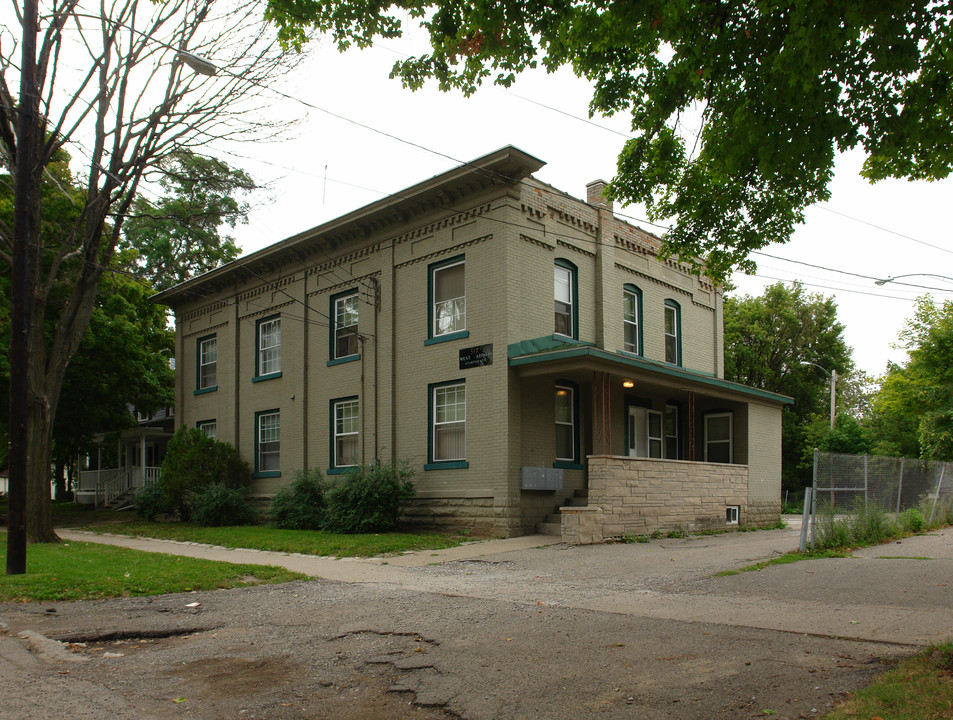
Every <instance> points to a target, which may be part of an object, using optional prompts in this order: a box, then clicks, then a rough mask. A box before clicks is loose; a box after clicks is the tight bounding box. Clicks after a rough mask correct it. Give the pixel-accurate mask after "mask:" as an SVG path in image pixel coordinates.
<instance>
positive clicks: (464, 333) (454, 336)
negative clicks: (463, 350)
mask: <svg viewBox="0 0 953 720" xmlns="http://www.w3.org/2000/svg"><path fill="white" fill-rule="evenodd" d="M468 337H470V331H469V330H461V331H460V332H455V333H447V334H446V335H438V336H437V337H432V338H427V339H426V340H424V345H436V344H438V343H445V342H450V341H451V340H462V339H463V338H468Z"/></svg>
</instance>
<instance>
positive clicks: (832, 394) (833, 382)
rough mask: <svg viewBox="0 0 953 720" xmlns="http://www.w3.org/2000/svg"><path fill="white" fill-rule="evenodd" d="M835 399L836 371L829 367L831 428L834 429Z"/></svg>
mask: <svg viewBox="0 0 953 720" xmlns="http://www.w3.org/2000/svg"><path fill="white" fill-rule="evenodd" d="M836 400H837V371H836V370H834V369H833V368H831V430H833V429H834V403H835V401H836Z"/></svg>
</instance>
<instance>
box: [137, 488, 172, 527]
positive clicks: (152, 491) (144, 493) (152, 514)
mask: <svg viewBox="0 0 953 720" xmlns="http://www.w3.org/2000/svg"><path fill="white" fill-rule="evenodd" d="M133 502H134V503H135V506H136V514H137V515H138V516H139V517H141V518H142V519H143V520H145V521H146V522H152V521H153V520H155V519H156V518H157V517H158V516H159V515H166V514H168V513H170V512H172V508H171V507H170V506H169V502H168V501H167V500H166V498H165V495H164V494H163V492H162V488H161V487H159V486H158V485H150V486H149V487H146V488H143V489H142V490H140V491H139V492H138V493H136V497H135V499H134V501H133Z"/></svg>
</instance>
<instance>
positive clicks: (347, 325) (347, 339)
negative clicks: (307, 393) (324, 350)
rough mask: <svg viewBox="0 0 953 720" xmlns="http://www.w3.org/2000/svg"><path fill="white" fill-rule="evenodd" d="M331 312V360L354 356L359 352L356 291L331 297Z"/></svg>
mask: <svg viewBox="0 0 953 720" xmlns="http://www.w3.org/2000/svg"><path fill="white" fill-rule="evenodd" d="M331 313H332V315H331V316H332V317H333V318H334V327H333V329H332V335H331V360H332V361H334V360H343V359H345V358H356V357H357V355H358V352H359V350H358V342H357V339H358V335H357V291H356V290H351V291H348V292H347V293H342V294H340V295H335V296H334V297H332V298H331Z"/></svg>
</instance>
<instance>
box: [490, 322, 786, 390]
mask: <svg viewBox="0 0 953 720" xmlns="http://www.w3.org/2000/svg"><path fill="white" fill-rule="evenodd" d="M507 357H508V359H509V360H508V362H509V365H510V367H519V366H522V365H534V364H537V363H550V362H557V361H560V360H571V359H585V358H591V359H593V360H596V361H598V362H605V363H609V364H611V365H616V366H618V367H619V368H620V369H622V368H626V369H634V370H641V371H643V372H647V373H652V374H654V375H662V376H667V377H672V378H677V379H679V380H683V381H685V382H691V383H696V384H699V385H704V386H707V387H711V388H718V389H720V390H728V391H731V392H735V393H739V394H742V395H748V396H750V397H755V398H759V399H762V400H769V401H771V402H776V403H780V404H782V405H793V404H794V399H793V398H790V397H788V396H787V395H781V394H779V393H773V392H769V391H767V390H759V389H758V388H753V387H748V386H747V385H742V384H741V383H736V382H729V381H728V380H720V379H719V378H716V377H713V376H711V375H706V374H704V373H699V372H694V371H691V370H686V369H684V368H681V367H677V366H675V365H669V364H668V363H660V362H654V361H652V360H646V359H645V358H642V357H638V356H636V355H630V354H628V353H624V352H609V351H607V350H602V349H600V348H597V347H595V346H594V344H592V343H585V342H580V341H578V340H572V339H570V338H563V337H559V336H552V335H547V336H544V337H541V338H533V339H532V340H521V341H520V342H516V343H512V344H510V345H509V346H508V347H507Z"/></svg>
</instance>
